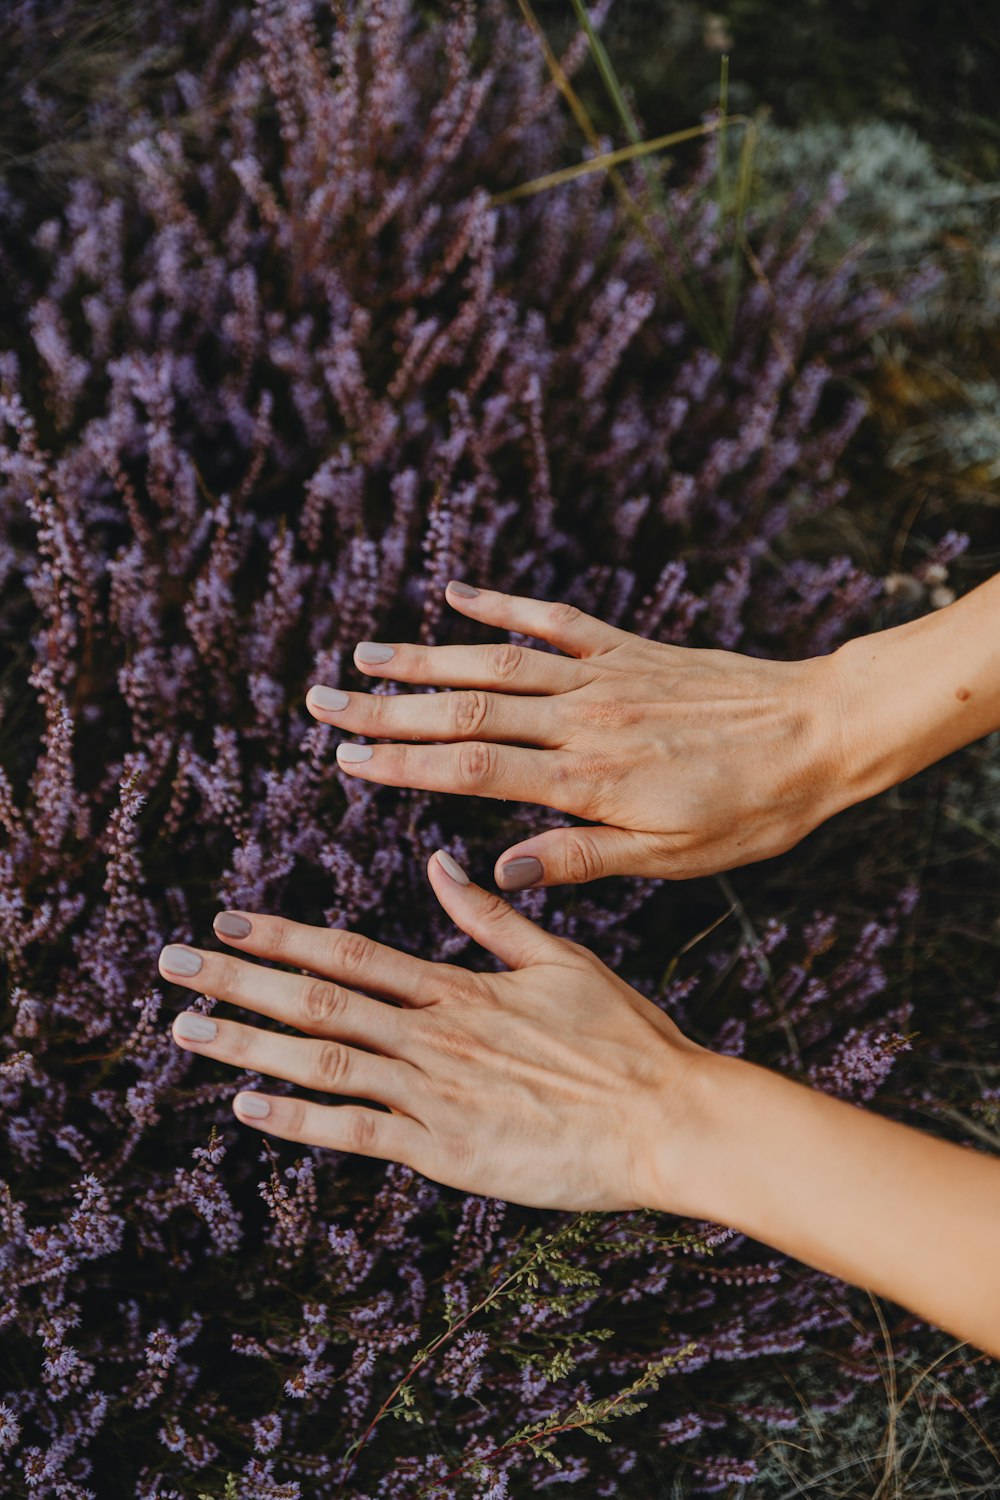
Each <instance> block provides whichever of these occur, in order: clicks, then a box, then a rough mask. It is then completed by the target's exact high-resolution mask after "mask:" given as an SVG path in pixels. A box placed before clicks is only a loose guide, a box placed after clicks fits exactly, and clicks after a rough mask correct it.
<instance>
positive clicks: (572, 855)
mask: <svg viewBox="0 0 1000 1500" xmlns="http://www.w3.org/2000/svg"><path fill="white" fill-rule="evenodd" d="M566 873H567V875H568V876H569V878H570V880H572V881H573V882H575V883H576V884H578V885H584V884H586V882H587V881H588V880H596V879H597V878H598V876H599V875H600V874H601V862H600V859H599V858H598V855H597V851H596V849H595V848H594V845H593V841H592V840H591V839H589V838H588V837H587V836H586V835H585V834H583V835H577V836H576V837H575V838H571V839H569V840H567V843H566Z"/></svg>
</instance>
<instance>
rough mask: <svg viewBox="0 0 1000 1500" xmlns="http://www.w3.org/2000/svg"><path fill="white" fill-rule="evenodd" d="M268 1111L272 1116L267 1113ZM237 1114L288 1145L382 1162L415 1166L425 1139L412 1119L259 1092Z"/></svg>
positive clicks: (238, 1105)
mask: <svg viewBox="0 0 1000 1500" xmlns="http://www.w3.org/2000/svg"><path fill="white" fill-rule="evenodd" d="M265 1106H266V1109H267V1112H266V1113H263V1112H262V1111H263V1110H264V1107H265ZM233 1112H234V1113H235V1115H236V1117H237V1119H238V1120H241V1121H242V1122H243V1124H244V1125H254V1126H256V1128H257V1129H258V1130H266V1131H267V1133H268V1135H275V1136H278V1137H279V1139H281V1140H283V1141H301V1142H303V1143H304V1144H305V1145H309V1146H324V1147H326V1149H327V1150H328V1151H353V1152H354V1153H355V1154H356V1155H358V1156H376V1157H380V1158H381V1160H382V1161H398V1162H402V1163H403V1165H404V1166H410V1165H412V1158H413V1156H414V1155H415V1154H416V1153H417V1152H418V1151H419V1149H420V1146H421V1144H422V1141H423V1137H424V1136H425V1135H426V1131H425V1129H424V1127H423V1126H422V1125H420V1124H418V1123H417V1121H416V1120H411V1119H410V1118H409V1117H408V1116H407V1115H390V1114H385V1113H383V1112H382V1111H381V1110H376V1109H365V1107H364V1106H363V1105H360V1104H335V1105H330V1104H313V1103H311V1102H310V1101H309V1100H307V1099H286V1098H275V1097H274V1096H273V1095H268V1094H261V1093H257V1092H256V1090H254V1091H252V1092H251V1091H247V1092H243V1093H239V1094H237V1095H236V1097H235V1098H234V1100H233Z"/></svg>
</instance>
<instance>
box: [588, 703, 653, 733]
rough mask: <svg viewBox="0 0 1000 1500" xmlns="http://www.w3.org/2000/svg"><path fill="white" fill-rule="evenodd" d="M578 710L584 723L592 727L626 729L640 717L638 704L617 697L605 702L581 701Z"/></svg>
mask: <svg viewBox="0 0 1000 1500" xmlns="http://www.w3.org/2000/svg"><path fill="white" fill-rule="evenodd" d="M576 712H577V715H578V717H579V719H580V720H581V721H582V723H584V724H586V725H587V726H588V727H589V728H591V729H624V728H627V727H628V726H629V725H631V724H634V723H635V722H636V720H637V719H638V717H639V708H638V705H637V704H635V703H623V702H621V701H620V700H616V699H610V700H608V701H607V702H605V703H581V704H578V705H577V710H576Z"/></svg>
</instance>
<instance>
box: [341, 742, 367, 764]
mask: <svg viewBox="0 0 1000 1500" xmlns="http://www.w3.org/2000/svg"><path fill="white" fill-rule="evenodd" d="M373 749H374V746H372V745H338V746H337V759H338V760H339V761H343V762H344V764H345V765H357V763H358V762H359V761H362V760H371V758H372V751H373Z"/></svg>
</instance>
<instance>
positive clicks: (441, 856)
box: [437, 849, 469, 885]
mask: <svg viewBox="0 0 1000 1500" xmlns="http://www.w3.org/2000/svg"><path fill="white" fill-rule="evenodd" d="M437 857H438V864H439V865H440V866H441V868H442V870H443V871H444V873H445V874H446V875H450V876H451V878H452V880H454V882H455V884H456V885H468V884H469V877H468V875H466V873H465V871H464V870H463V869H462V866H461V865H460V864H459V862H458V860H457V859H453V858H452V856H451V855H450V854H449V853H448V852H447V850H445V849H439V850H438V851H437Z"/></svg>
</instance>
